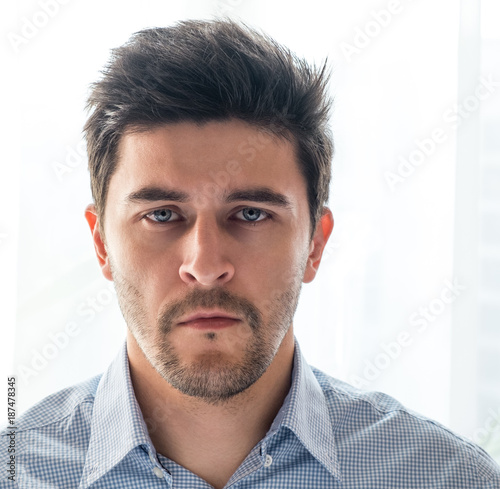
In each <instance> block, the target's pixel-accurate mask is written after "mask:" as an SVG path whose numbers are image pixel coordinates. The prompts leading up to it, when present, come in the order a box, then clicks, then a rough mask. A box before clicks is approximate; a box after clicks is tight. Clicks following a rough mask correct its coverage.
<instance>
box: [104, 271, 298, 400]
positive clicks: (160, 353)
mask: <svg viewBox="0 0 500 489" xmlns="http://www.w3.org/2000/svg"><path fill="white" fill-rule="evenodd" d="M111 271H112V276H113V280H114V283H115V288H116V292H117V297H118V302H119V304H120V309H121V311H122V314H123V317H124V318H125V321H126V323H127V326H128V328H129V329H130V331H131V333H132V334H133V336H134V338H135V339H136V341H137V344H138V345H139V347H140V348H141V350H142V351H143V353H144V355H145V357H146V358H147V359H148V361H149V362H150V363H151V365H152V366H153V367H154V368H155V370H156V371H157V372H158V373H159V374H160V375H161V376H162V377H163V379H164V380H165V381H167V382H168V383H169V384H170V385H172V386H173V387H174V388H176V389H177V390H179V391H180V392H182V393H183V394H186V395H188V396H193V397H196V398H199V399H201V400H203V401H205V402H207V403H209V404H221V403H224V402H227V401H228V400H229V399H231V398H233V397H234V396H236V395H237V394H239V393H241V392H243V391H245V390H246V389H248V387H250V386H251V385H252V384H254V383H255V382H256V381H257V380H258V379H259V378H260V377H261V376H262V375H263V374H264V372H265V371H266V370H267V368H268V367H269V365H270V364H271V362H272V361H273V359H274V357H275V355H276V353H277V351H278V349H279V346H280V345H281V342H282V340H283V338H284V336H285V334H286V333H287V331H288V329H289V327H290V326H291V324H292V320H293V316H294V314H295V310H296V308H297V303H298V298H299V295H300V289H301V285H302V282H301V280H300V278H301V277H302V275H299V274H298V273H297V274H295V276H294V278H293V280H291V281H286V287H285V289H284V290H280V291H276V293H275V294H273V297H270V298H268V300H267V301H266V304H265V310H266V312H267V313H268V317H267V319H266V320H265V319H264V315H263V314H262V312H261V311H260V310H259V309H258V308H257V307H256V306H255V305H254V304H252V303H251V302H250V301H249V300H247V299H245V298H243V297H240V296H238V295H235V294H233V293H230V292H228V291H227V290H226V289H224V288H221V287H217V288H213V289H192V290H191V291H189V292H188V293H187V294H186V295H185V296H184V297H183V298H182V299H180V300H176V301H172V302H169V303H167V304H166V305H165V306H164V307H163V308H162V310H161V312H160V314H159V315H158V317H157V318H156V324H154V325H153V327H151V325H149V324H148V321H147V315H146V314H145V309H144V305H145V304H146V302H145V299H144V295H143V294H142V293H141V292H140V290H139V288H137V287H135V286H134V285H133V284H132V283H131V282H130V281H127V280H126V279H125V277H124V276H122V275H121V274H120V273H118V272H117V267H116V266H114V265H113V263H112V262H111ZM199 308H217V309H222V310H224V311H227V312H228V313H229V314H234V315H235V316H237V317H239V318H241V319H242V320H243V322H244V323H246V324H247V325H248V328H246V329H244V330H243V331H245V333H243V334H242V337H240V338H238V340H241V341H242V342H244V344H245V346H244V349H243V354H242V356H241V358H239V359H238V360H237V361H229V360H228V358H227V357H226V354H225V353H223V352H221V351H218V350H217V349H213V350H212V349H210V350H208V351H207V352H206V353H204V354H202V355H199V356H198V357H197V358H196V360H194V361H192V362H190V363H187V362H183V361H182V360H181V355H179V353H181V352H179V351H177V349H176V348H175V347H174V345H173V344H172V342H171V341H170V338H171V335H172V331H173V330H174V329H175V328H176V327H182V326H177V323H178V322H179V320H180V318H181V316H183V315H186V314H189V313H191V312H194V311H195V310H197V309H199ZM205 338H206V339H207V341H211V342H214V343H215V342H217V341H223V339H222V335H220V334H219V333H218V332H217V331H213V332H207V333H205Z"/></svg>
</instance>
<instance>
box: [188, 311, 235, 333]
mask: <svg viewBox="0 0 500 489" xmlns="http://www.w3.org/2000/svg"><path fill="white" fill-rule="evenodd" d="M240 322H241V319H239V318H238V317H236V316H234V315H231V314H228V313H226V312H224V311H199V312H197V313H194V314H191V315H189V316H186V317H185V318H182V321H179V323H178V325H179V326H183V327H189V328H194V329H202V330H207V329H208V330H214V329H222V328H228V327H230V326H234V325H236V324H238V323H240Z"/></svg>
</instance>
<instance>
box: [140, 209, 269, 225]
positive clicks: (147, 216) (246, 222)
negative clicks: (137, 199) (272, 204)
mask: <svg viewBox="0 0 500 489" xmlns="http://www.w3.org/2000/svg"><path fill="white" fill-rule="evenodd" d="M246 209H255V210H257V211H259V212H260V213H261V214H264V218H263V219H259V220H256V221H246V220H244V219H237V218H235V220H238V221H241V222H243V223H244V224H249V225H251V226H256V225H257V224H260V223H263V222H265V221H268V220H271V219H272V218H273V216H272V215H271V214H270V213H269V212H267V211H264V210H262V209H259V208H258V207H250V206H249V207H242V208H241V209H239V210H237V211H236V212H235V213H233V214H232V216H231V217H233V216H235V215H236V214H238V213H240V212H242V211H244V210H246ZM163 210H168V211H170V212H172V214H176V215H178V216H179V213H178V212H175V211H174V210H172V209H169V208H168V207H162V208H160V209H155V210H153V211H151V212H148V213H147V214H145V215H144V216H143V217H142V219H146V220H147V221H149V222H151V223H153V224H154V225H160V226H161V225H164V224H171V223H174V222H179V221H181V220H182V219H176V220H173V221H172V220H169V221H164V222H160V221H155V220H154V219H152V218H151V217H150V216H151V215H153V214H154V213H155V212H158V211H163ZM259 217H260V216H259Z"/></svg>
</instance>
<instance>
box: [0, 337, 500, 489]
mask: <svg viewBox="0 0 500 489" xmlns="http://www.w3.org/2000/svg"><path fill="white" fill-rule="evenodd" d="M17 425H18V427H17V433H16V447H17V450H16V471H17V477H16V483H13V482H9V481H7V478H6V475H5V473H6V469H5V467H6V463H5V461H6V460H7V443H6V441H7V437H6V436H5V434H6V431H3V432H2V435H3V436H2V437H1V452H0V453H1V454H2V456H1V457H0V459H1V460H2V466H3V467H2V478H1V481H0V488H7V487H21V488H33V489H49V488H64V489H73V488H74V489H76V488H79V489H86V488H92V489H111V488H117V489H118V488H119V489H129V488H130V489H132V488H133V489H137V488H144V489H157V488H158V489H159V488H174V489H188V488H189V489H196V488H200V489H201V488H204V489H207V488H210V487H211V486H210V485H209V484H207V483H206V482H205V481H203V480H202V479H200V478H199V477H197V476H196V475H194V474H193V473H191V472H190V471H188V470H187V469H185V468H184V467H181V466H180V465H178V464H176V463H175V462H174V461H172V460H169V459H167V458H166V457H164V456H162V455H160V454H159V453H157V452H156V450H155V448H154V446H153V444H152V443H151V439H150V437H149V435H148V431H147V428H146V425H145V422H144V419H143V417H142V414H141V411H140V408H139V405H138V404H137V401H136V399H135V396H134V391H133V388H132V383H131V380H130V373H129V366H128V360H127V351H126V346H125V347H124V348H123V349H122V350H121V352H120V354H119V355H118V357H117V358H116V359H115V361H114V362H113V363H112V364H111V365H110V367H109V369H108V370H107V371H106V372H105V373H104V374H103V375H102V376H98V377H94V378H93V379H91V380H89V381H87V382H85V383H82V384H79V385H76V386H74V387H70V388H68V389H64V390H62V391H60V392H58V393H56V394H53V395H51V396H49V397H47V398H46V399H44V400H43V401H41V402H40V403H39V404H37V405H36V406H34V407H33V408H31V409H30V410H29V411H28V412H27V413H26V414H25V415H24V416H22V417H21V418H20V419H19V420H18V423H17ZM226 487H232V488H235V489H236V488H239V489H250V488H266V489H284V488H301V489H302V488H321V489H327V488H343V489H377V488H380V489H390V488H394V489H409V488H415V489H424V488H425V489H429V488H447V489H461V488H467V489H500V467H498V465H496V464H495V462H493V460H492V459H491V458H490V457H489V456H488V455H487V454H486V453H485V452H484V451H483V450H482V449H480V448H479V447H477V446H475V445H474V444H472V443H471V442H469V441H467V440H465V439H464V438H462V437H460V436H457V435H456V434H454V433H452V432H450V431H449V430H448V429H446V428H444V427H443V426H442V425H440V424H438V423H437V422H435V421H431V420H429V419H427V418H424V417H423V416H420V415H418V414H416V413H413V412H411V411H409V410H407V409H405V408H404V407H403V406H402V405H401V404H399V403H398V402H397V401H395V400H394V399H392V398H391V397H389V396H387V395H385V394H381V393H379V392H364V391H361V390H358V389H356V388H354V387H352V386H350V385H348V384H345V383H343V382H341V381H339V380H336V379H333V378H331V377H329V376H327V375H325V374H324V373H322V372H320V371H318V370H316V369H312V368H311V367H309V366H308V365H307V363H306V362H305V360H304V358H303V357H302V355H301V353H300V350H299V347H298V345H297V344H296V348H295V356H294V369H293V378H292V386H291V389H290V392H289V394H288V396H287V398H286V400H285V402H284V404H283V406H282V408H281V410H280V412H279V413H278V415H277V416H276V418H275V420H274V422H273V424H272V426H271V428H270V430H269V431H268V433H267V434H266V436H265V437H264V439H263V440H261V441H260V442H259V443H258V444H257V445H256V446H255V448H254V449H253V450H252V451H251V452H250V453H249V454H248V456H247V458H246V459H245V460H244V462H243V463H242V464H241V466H240V467H239V468H238V469H237V470H236V472H235V473H234V474H233V476H232V477H231V479H230V480H229V481H228V483H227V485H226Z"/></svg>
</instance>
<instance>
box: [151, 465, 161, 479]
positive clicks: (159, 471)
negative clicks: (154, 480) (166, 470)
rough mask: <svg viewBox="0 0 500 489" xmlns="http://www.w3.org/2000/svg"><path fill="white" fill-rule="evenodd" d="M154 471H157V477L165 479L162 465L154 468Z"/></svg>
mask: <svg viewBox="0 0 500 489" xmlns="http://www.w3.org/2000/svg"><path fill="white" fill-rule="evenodd" d="M153 472H154V473H155V475H156V477H158V478H160V479H163V472H162V471H161V469H160V467H155V468H154V469H153Z"/></svg>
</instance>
